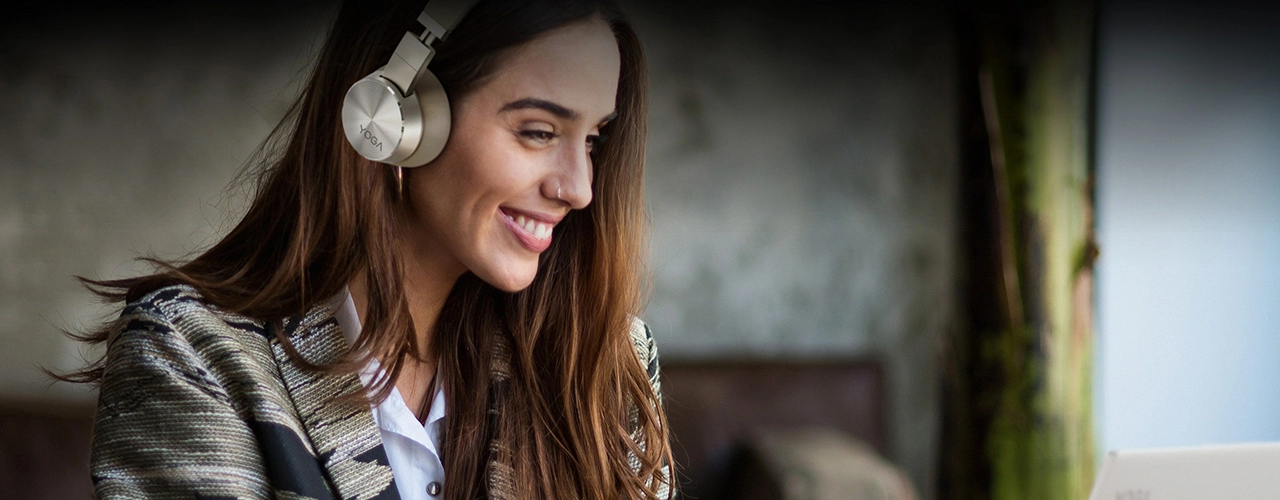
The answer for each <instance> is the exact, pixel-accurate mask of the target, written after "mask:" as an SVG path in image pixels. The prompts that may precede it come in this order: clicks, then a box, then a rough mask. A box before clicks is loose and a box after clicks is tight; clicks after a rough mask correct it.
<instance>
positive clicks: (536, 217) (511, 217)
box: [498, 207, 563, 253]
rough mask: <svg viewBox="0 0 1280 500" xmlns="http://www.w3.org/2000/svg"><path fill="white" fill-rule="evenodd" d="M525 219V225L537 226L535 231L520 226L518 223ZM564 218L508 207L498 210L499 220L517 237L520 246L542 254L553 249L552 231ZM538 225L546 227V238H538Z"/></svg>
mask: <svg viewBox="0 0 1280 500" xmlns="http://www.w3.org/2000/svg"><path fill="white" fill-rule="evenodd" d="M520 218H523V219H524V220H525V223H526V224H528V223H530V222H532V223H534V224H535V228H534V231H530V230H529V229H528V228H526V227H524V226H522V225H520V224H519V223H518V222H517V221H518V220H519V219H520ZM562 218H563V217H555V216H549V215H546V214H540V213H534V212H526V211H523V210H515V209H510V208H506V207H500V208H499V210H498V219H499V220H501V221H502V223H503V224H504V225H506V226H507V229H509V230H510V231H511V234H513V235H515V237H516V240H517V241H519V242H520V245H522V246H524V247H525V248H526V249H528V250H529V251H530V252H534V253H541V252H543V251H545V250H546V249H548V248H550V247H551V231H552V228H553V227H554V226H555V224H556V223H557V222H560V219H562ZM536 225H541V226H545V229H544V230H543V231H545V237H544V238H538V236H537V235H536V234H535V231H538V228H537V227H536Z"/></svg>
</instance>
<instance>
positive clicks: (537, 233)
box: [503, 214, 552, 240]
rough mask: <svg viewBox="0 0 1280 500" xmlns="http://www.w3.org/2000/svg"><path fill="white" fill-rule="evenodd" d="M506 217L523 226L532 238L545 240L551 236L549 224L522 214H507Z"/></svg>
mask: <svg viewBox="0 0 1280 500" xmlns="http://www.w3.org/2000/svg"><path fill="white" fill-rule="evenodd" d="M503 215H506V214H503ZM507 218H508V219H510V220H511V221H512V222H515V223H516V225H517V226H520V227H522V228H524V230H525V231H528V232H529V234H532V235H533V237H534V238H537V239H540V240H545V239H547V238H550V237H551V228H552V225H551V224H545V223H541V222H538V221H536V220H534V219H529V218H526V217H525V216H523V215H517V216H514V217H512V216H510V215H507Z"/></svg>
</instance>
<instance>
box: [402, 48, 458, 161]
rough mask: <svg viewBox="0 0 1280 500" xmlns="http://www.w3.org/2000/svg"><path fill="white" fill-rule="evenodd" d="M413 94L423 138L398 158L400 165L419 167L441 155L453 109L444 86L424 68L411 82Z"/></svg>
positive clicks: (446, 140) (410, 97) (446, 139)
mask: <svg viewBox="0 0 1280 500" xmlns="http://www.w3.org/2000/svg"><path fill="white" fill-rule="evenodd" d="M413 90H414V92H413V95H411V96H409V99H413V98H416V99H417V101H418V109H419V110H420V112H421V115H420V116H421V117H422V119H421V122H420V123H421V124H422V125H421V126H422V138H421V140H420V141H419V142H418V147H417V149H415V150H414V152H413V153H412V154H410V155H409V157H408V158H405V159H404V161H401V162H397V164H398V165H400V166H402V167H420V166H422V165H426V164H427V163H430V162H431V160H434V159H436V157H437V156H440V152H441V151H443V150H444V145H445V144H446V143H447V142H449V129H450V128H451V127H452V120H453V116H452V112H451V111H450V110H449V97H448V96H446V95H445V93H444V86H443V85H441V84H440V79H438V78H436V75H435V74H433V73H431V72H430V71H427V72H425V73H423V74H422V76H421V77H420V78H419V79H418V83H417V85H414V88H413Z"/></svg>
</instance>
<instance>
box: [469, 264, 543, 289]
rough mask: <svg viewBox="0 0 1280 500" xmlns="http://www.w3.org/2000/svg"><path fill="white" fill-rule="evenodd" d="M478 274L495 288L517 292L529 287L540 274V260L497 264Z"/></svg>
mask: <svg viewBox="0 0 1280 500" xmlns="http://www.w3.org/2000/svg"><path fill="white" fill-rule="evenodd" d="M476 275H477V276H479V277H480V279H482V280H484V281H485V282H486V283H488V284H490V285H493V287H494V288H497V289H499V290H502V291H504V292H507V293H516V292H519V291H521V290H524V289H526V288H529V285H530V284H532V283H533V278H534V277H536V276H537V275H538V261H537V260H534V261H533V263H532V264H525V263H519V264H516V265H510V266H495V268H494V269H492V270H491V272H488V273H483V274H481V273H476Z"/></svg>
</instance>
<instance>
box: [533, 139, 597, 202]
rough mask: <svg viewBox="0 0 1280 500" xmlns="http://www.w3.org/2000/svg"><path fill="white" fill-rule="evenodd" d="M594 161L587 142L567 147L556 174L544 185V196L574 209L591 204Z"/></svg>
mask: <svg viewBox="0 0 1280 500" xmlns="http://www.w3.org/2000/svg"><path fill="white" fill-rule="evenodd" d="M591 162H592V160H591V156H590V154H589V153H587V148H586V141H583V142H581V143H579V144H578V145H577V146H576V147H565V148H564V149H563V152H562V155H561V156H560V158H559V161H558V162H557V163H559V165H557V166H556V167H557V168H555V169H554V173H553V174H552V175H550V176H548V179H547V180H546V181H545V182H543V183H542V195H543V196H546V197H547V198H550V199H552V200H559V201H560V202H561V203H564V204H566V205H569V208H572V209H575V210H577V209H582V208H586V207H587V205H590V204H591V196H592V194H591V179H592V170H593V167H592V163H591Z"/></svg>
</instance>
